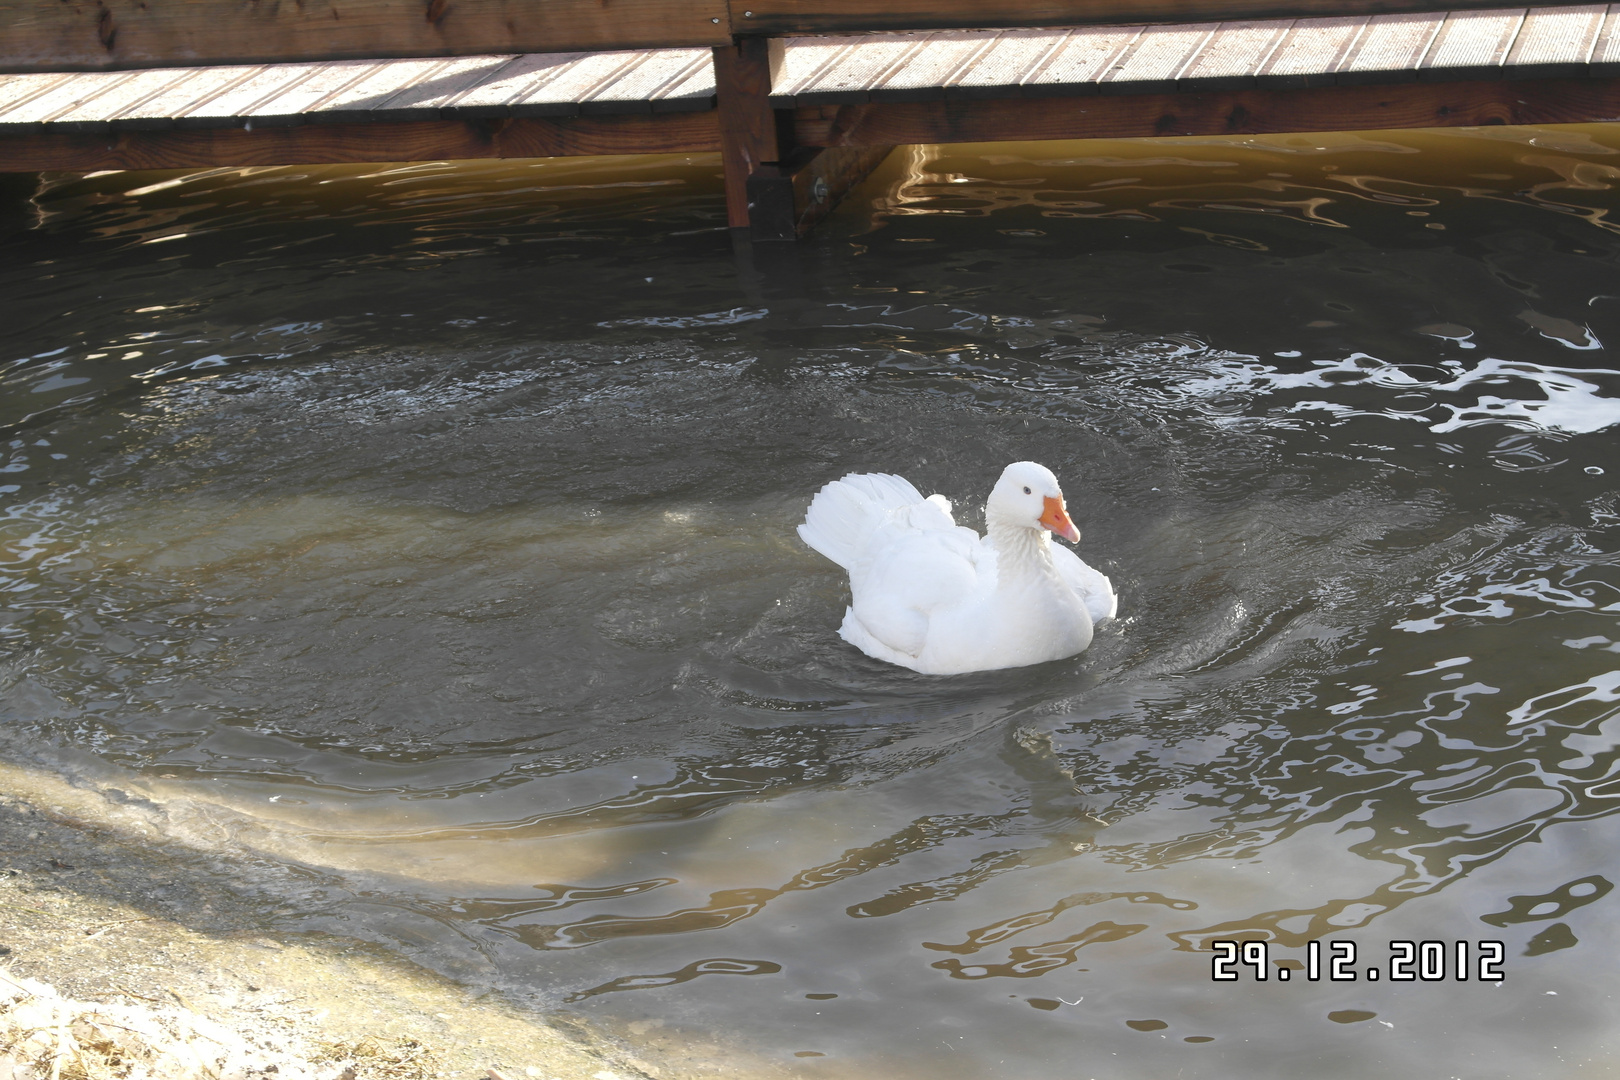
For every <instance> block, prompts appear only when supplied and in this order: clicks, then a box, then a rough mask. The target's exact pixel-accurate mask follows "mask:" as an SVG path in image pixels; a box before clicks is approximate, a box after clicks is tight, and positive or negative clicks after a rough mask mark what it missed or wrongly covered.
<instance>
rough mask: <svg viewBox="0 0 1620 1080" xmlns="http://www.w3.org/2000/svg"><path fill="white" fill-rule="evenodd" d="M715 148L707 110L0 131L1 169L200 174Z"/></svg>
mask: <svg viewBox="0 0 1620 1080" xmlns="http://www.w3.org/2000/svg"><path fill="white" fill-rule="evenodd" d="M719 148H720V132H719V127H718V125H717V124H716V122H715V114H714V113H713V112H691V113H663V114H659V115H622V116H577V117H558V118H555V119H552V118H520V119H509V120H489V121H479V120H425V121H401V122H397V123H346V124H304V125H299V126H296V127H255V128H253V129H252V130H244V129H242V128H204V129H176V128H170V129H167V130H163V131H120V132H108V133H95V132H59V131H46V132H39V131H35V132H10V133H5V134H0V173H8V172H39V171H43V170H47V169H64V170H71V171H75V172H90V171H93V170H96V169H206V168H216V167H221V166H224V167H230V166H249V165H323V164H337V163H348V162H380V161H444V160H452V161H453V160H459V159H470V158H530V157H564V156H572V155H582V154H690V153H704V152H713V151H715V150H718V149H719Z"/></svg>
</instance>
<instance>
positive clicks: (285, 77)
mask: <svg viewBox="0 0 1620 1080" xmlns="http://www.w3.org/2000/svg"><path fill="white" fill-rule="evenodd" d="M320 67H321V65H320V64H277V65H274V66H271V67H263V66H260V67H256V68H255V69H254V71H253V73H252V74H250V75H249V76H248V77H247V78H245V79H243V80H241V81H239V82H236V83H233V84H231V86H230V87H229V88H228V89H226V90H225V91H224V92H223V93H220V94H216V95H214V96H212V97H208V98H204V99H202V100H199V101H197V102H196V103H195V104H192V105H189V106H187V107H186V108H185V109H183V110H182V111H180V112H179V114H178V115H177V116H176V117H175V125H176V126H177V127H219V126H222V125H235V124H240V123H243V122H244V118H245V117H246V116H247V115H248V114H250V113H251V112H252V111H253V109H254V107H255V106H257V105H258V104H259V102H261V101H265V100H267V99H269V98H271V97H274V96H275V95H276V94H279V93H281V92H282V91H284V90H286V89H289V88H290V87H292V86H295V85H297V84H298V83H300V82H302V81H303V80H304V79H307V78H309V77H310V76H311V75H313V74H314V73H315V72H316V71H318V70H319V69H320Z"/></svg>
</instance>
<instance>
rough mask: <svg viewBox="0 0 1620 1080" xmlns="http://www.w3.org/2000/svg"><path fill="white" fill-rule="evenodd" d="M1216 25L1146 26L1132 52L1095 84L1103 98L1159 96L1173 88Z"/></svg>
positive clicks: (1213, 31)
mask: <svg viewBox="0 0 1620 1080" xmlns="http://www.w3.org/2000/svg"><path fill="white" fill-rule="evenodd" d="M1216 25H1218V24H1215V23H1188V24H1183V25H1170V26H1149V27H1147V28H1145V29H1144V30H1143V31H1142V34H1141V36H1140V37H1138V38H1137V39H1136V44H1135V45H1133V46H1132V47H1131V51H1130V52H1129V53H1127V54H1126V55H1125V56H1124V57H1123V58H1121V59H1120V60H1119V61H1118V62H1117V63H1115V64H1114V65H1112V66H1111V67H1110V68H1109V69H1108V70H1107V71H1106V72H1104V73H1103V75H1102V77H1101V78H1100V79H1098V80H1097V82H1098V89H1099V90H1101V91H1102V92H1103V93H1105V94H1161V93H1168V92H1169V91H1172V90H1174V89H1175V88H1176V76H1177V75H1178V74H1179V73H1180V71H1181V69H1182V68H1184V67H1186V66H1187V62H1188V61H1190V60H1191V59H1193V58H1194V57H1196V56H1197V55H1198V54H1199V52H1200V51H1201V50H1202V49H1203V47H1204V45H1205V43H1206V42H1208V41H1209V39H1210V37H1211V36H1212V35H1213V34H1214V33H1215V27H1216Z"/></svg>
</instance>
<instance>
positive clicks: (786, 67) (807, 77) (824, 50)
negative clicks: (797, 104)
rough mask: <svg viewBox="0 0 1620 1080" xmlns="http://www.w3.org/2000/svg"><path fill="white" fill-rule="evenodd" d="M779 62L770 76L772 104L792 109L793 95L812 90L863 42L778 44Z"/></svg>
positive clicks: (796, 40)
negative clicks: (827, 71)
mask: <svg viewBox="0 0 1620 1080" xmlns="http://www.w3.org/2000/svg"><path fill="white" fill-rule="evenodd" d="M778 40H779V41H781V48H780V50H779V54H780V55H779V59H778V63H777V64H776V66H775V68H774V69H773V70H772V73H771V104H772V105H774V106H776V107H777V108H778V109H784V108H792V107H793V101H794V95H796V94H797V93H798V92H799V91H800V90H801V89H803V88H804V87H806V86H811V85H813V84H814V83H815V81H816V79H817V78H819V77H820V75H821V73H822V72H823V71H826V70H827V69H828V68H830V67H832V66H833V65H834V64H837V63H838V62H839V60H841V59H842V58H843V57H844V55H845V54H846V53H848V52H850V51H851V50H853V49H854V48H855V47H856V46H857V45H858V44H860V42H861V41H862V40H863V39H861V38H854V37H812V38H788V39H786V40H781V39H778Z"/></svg>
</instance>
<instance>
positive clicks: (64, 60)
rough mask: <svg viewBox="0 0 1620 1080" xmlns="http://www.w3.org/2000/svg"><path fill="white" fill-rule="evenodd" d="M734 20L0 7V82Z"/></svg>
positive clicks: (701, 35) (111, 2)
mask: <svg viewBox="0 0 1620 1080" xmlns="http://www.w3.org/2000/svg"><path fill="white" fill-rule="evenodd" d="M729 18H730V16H729V13H728V12H727V9H726V4H725V0H611V2H604V0H538V2H536V0H301V2H299V3H268V2H267V3H253V2H249V3H244V2H242V0H162V2H161V3H155V2H150V0H0V27H4V28H5V31H4V33H3V34H0V71H46V70H66V69H77V70H98V69H111V68H129V67H163V66H169V67H173V66H193V65H195V66H203V65H212V64H241V63H275V62H289V61H310V60H350V59H372V58H386V57H430V56H476V55H515V54H518V53H531V52H575V51H597V50H614V49H641V48H657V47H674V46H687V47H692V46H703V47H712V46H714V45H718V44H720V43H722V42H724V41H729V40H730V38H731V27H730V23H729Z"/></svg>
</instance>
